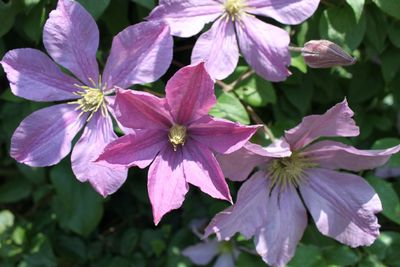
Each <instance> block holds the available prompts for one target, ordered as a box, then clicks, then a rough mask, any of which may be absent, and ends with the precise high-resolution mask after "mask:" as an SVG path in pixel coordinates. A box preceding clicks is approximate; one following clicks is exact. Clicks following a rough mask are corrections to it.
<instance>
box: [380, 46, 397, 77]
mask: <svg viewBox="0 0 400 267" xmlns="http://www.w3.org/2000/svg"><path fill="white" fill-rule="evenodd" d="M381 60H382V74H383V78H384V79H385V82H386V83H390V82H391V81H392V80H393V79H394V78H395V77H396V74H397V73H398V72H399V70H400V51H399V50H398V49H393V48H392V49H388V50H386V51H385V52H384V53H383V54H382V57H381Z"/></svg>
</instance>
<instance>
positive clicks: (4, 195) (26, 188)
mask: <svg viewBox="0 0 400 267" xmlns="http://www.w3.org/2000/svg"><path fill="white" fill-rule="evenodd" d="M31 192H32V185H31V184H30V183H29V182H28V181H27V180H25V179H22V178H21V177H14V178H13V179H10V180H8V181H6V182H5V183H4V184H2V185H1V186H0V203H13V202H17V201H20V200H21V199H24V198H26V197H28V196H29V195H30V194H31Z"/></svg>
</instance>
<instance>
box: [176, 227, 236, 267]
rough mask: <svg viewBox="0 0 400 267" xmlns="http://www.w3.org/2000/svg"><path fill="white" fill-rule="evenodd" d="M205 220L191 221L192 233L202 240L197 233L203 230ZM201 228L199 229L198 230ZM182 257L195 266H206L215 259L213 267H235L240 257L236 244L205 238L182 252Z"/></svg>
mask: <svg viewBox="0 0 400 267" xmlns="http://www.w3.org/2000/svg"><path fill="white" fill-rule="evenodd" d="M206 223H207V219H205V220H202V219H199V220H193V221H192V222H191V225H192V227H191V228H192V231H193V233H194V234H195V235H196V236H197V237H199V238H202V235H201V234H200V232H199V231H202V230H201V229H204V226H205V225H206ZM200 228H201V229H200ZM182 255H183V256H185V257H188V258H189V259H190V261H191V262H192V263H194V264H196V265H200V266H202V265H208V264H209V263H210V262H211V261H212V260H213V259H214V258H215V257H217V260H216V261H215V263H214V267H235V266H236V264H235V261H236V259H237V258H238V257H239V255H240V250H239V248H238V247H237V246H236V243H235V242H233V240H232V241H217V240H210V239H208V238H205V239H203V240H202V242H200V243H197V244H195V245H192V246H189V247H187V248H185V249H184V250H182Z"/></svg>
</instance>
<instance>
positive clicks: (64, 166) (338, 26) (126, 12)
mask: <svg viewBox="0 0 400 267" xmlns="http://www.w3.org/2000/svg"><path fill="white" fill-rule="evenodd" d="M79 2H81V3H82V4H83V5H84V6H85V7H86V8H87V9H88V10H89V12H90V13H91V14H92V15H93V16H94V17H95V18H96V20H97V23H98V25H99V27H100V35H101V43H100V50H99V53H98V59H99V61H100V63H101V64H102V66H104V62H105V59H106V57H107V55H108V52H109V48H110V46H111V41H112V36H114V35H115V34H117V33H118V32H119V31H121V30H122V29H123V28H125V27H126V26H128V25H131V24H135V23H138V22H140V21H142V20H143V18H144V17H145V16H147V15H148V13H149V11H150V10H151V9H152V8H153V7H154V5H155V3H154V2H153V0H79ZM55 4H56V1H55V0H0V57H2V56H3V55H4V53H5V52H6V51H8V50H10V49H14V48H21V47H32V48H37V49H41V50H43V51H44V49H43V44H42V42H41V32H42V29H43V25H44V23H45V21H46V19H47V18H48V13H49V12H50V11H51V10H52V9H53V8H54V7H55ZM286 29H287V30H288V31H289V32H290V33H291V37H292V43H293V45H295V46H302V45H303V44H304V43H305V42H306V41H308V40H311V39H329V40H332V41H334V42H336V43H338V44H339V45H341V46H342V47H344V48H345V49H346V50H347V51H348V52H350V53H351V54H352V55H353V56H355V57H357V59H358V63H357V64H356V65H354V66H351V67H347V68H341V67H338V68H333V69H327V70H313V69H308V68H307V67H306V65H305V64H304V62H303V60H302V58H301V57H300V55H298V54H293V58H292V66H291V68H290V69H291V72H292V73H293V75H292V76H291V77H290V78H289V79H288V80H287V81H286V82H283V83H276V84H272V83H269V82H267V81H264V80H262V79H261V78H259V77H256V76H255V75H253V76H251V77H249V78H248V79H245V80H244V81H242V82H240V83H239V84H237V85H236V86H235V90H233V91H232V92H230V93H226V92H223V91H222V90H221V88H218V86H217V88H216V93H217V95H218V105H217V106H216V107H215V108H214V109H213V111H212V113H213V115H215V116H220V117H225V118H228V119H230V120H234V121H239V122H241V123H244V124H249V123H251V118H250V116H249V114H248V113H247V111H246V107H247V108H248V106H250V107H252V108H253V109H254V110H255V111H256V113H257V114H258V115H259V116H260V117H261V118H262V119H263V120H264V121H265V122H266V123H267V124H268V126H270V128H271V129H272V131H273V132H274V134H275V136H277V137H279V136H280V135H282V133H283V131H284V130H285V129H289V128H290V127H293V126H295V125H296V124H297V123H299V122H300V121H301V118H302V117H303V116H305V115H308V114H312V113H322V112H324V111H325V110H327V109H328V108H329V107H331V106H332V105H334V104H335V103H337V102H340V101H341V100H343V99H344V97H347V99H348V101H349V104H350V107H351V108H352V109H353V110H354V111H355V112H356V116H355V119H356V121H357V123H358V125H359V126H360V128H361V135H360V136H359V137H356V138H352V139H347V140H342V141H344V142H346V143H350V144H352V145H355V146H356V147H358V148H364V149H369V148H385V147H388V146H391V145H396V144H399V143H400V140H399V130H400V129H399V128H400V123H399V121H400V119H399V115H400V1H399V0H323V1H321V4H320V7H319V9H318V11H317V12H316V13H315V15H314V16H313V17H312V18H310V19H309V20H308V21H307V22H305V23H303V24H301V25H298V26H293V27H287V26H286ZM263 34H268V33H263ZM195 40H196V38H190V39H179V38H175V49H176V51H175V54H174V59H175V62H174V64H173V65H172V66H171V68H170V70H169V72H168V73H167V74H166V75H165V76H164V77H163V79H162V80H161V81H159V82H156V83H154V84H150V85H146V87H147V89H150V90H153V91H156V92H159V93H163V85H164V83H165V81H167V80H168V78H169V77H170V76H171V75H172V74H173V73H174V72H175V71H176V70H177V69H178V66H179V65H180V64H184V65H187V64H189V61H190V52H191V50H190V47H191V46H192V45H193V44H194V42H195ZM187 48H189V49H187ZM247 70H248V66H246V64H245V62H244V61H241V63H240V66H238V68H237V70H236V71H235V73H234V74H233V75H232V76H231V77H229V78H228V79H227V81H224V82H225V83H228V84H229V83H231V82H233V81H234V80H235V79H236V78H238V77H239V76H240V75H241V74H242V73H243V72H245V71H247ZM34 89H35V88H32V90H34ZM137 89H139V90H140V89H143V87H139V88H137ZM46 105H47V104H43V103H40V104H38V103H34V102H30V101H25V100H23V99H20V98H17V97H15V96H13V95H12V93H11V92H10V89H9V85H8V82H7V79H6V77H5V75H4V72H3V70H2V69H1V68H0V267H11V266H18V267H25V266H29V267H52V266H96V267H97V266H99V267H102V266H104V267H105V266H107V267H125V266H126V267H128V266H135V267H137V266H139V267H140V266H162V267H164V266H167V267H175V266H177V267H185V266H191V263H190V262H189V261H188V260H187V259H186V258H184V257H183V256H181V255H180V251H181V250H182V249H183V248H185V247H187V246H188V245H191V244H194V243H197V242H199V240H198V239H197V238H196V237H195V236H194V235H193V234H192V232H191V230H190V229H189V223H190V222H191V221H192V220H193V219H195V218H207V219H210V218H211V217H212V216H213V215H214V214H215V213H216V212H218V211H220V210H222V209H223V208H225V207H226V206H227V204H226V203H223V202H222V201H218V200H212V199H211V198H210V197H208V196H206V195H204V194H201V193H200V192H199V191H198V190H197V189H195V188H191V192H190V193H189V194H188V197H187V199H186V201H185V204H184V206H183V208H181V209H180V210H178V211H174V212H171V213H170V214H169V215H167V216H166V217H165V218H164V219H163V221H162V222H161V224H160V225H159V226H158V227H155V226H154V225H153V222H152V216H151V207H150V204H149V200H148V197H147V190H146V170H145V171H140V170H138V169H136V168H135V169H131V170H130V173H129V178H128V180H127V182H126V183H125V185H124V186H123V188H122V189H120V190H119V191H118V192H117V193H115V194H114V195H112V196H111V197H108V198H107V199H102V198H101V197H100V196H99V195H98V194H97V193H95V192H94V191H93V190H92V188H91V187H90V186H89V185H87V184H81V183H79V182H78V181H77V180H76V179H75V178H74V176H73V174H72V172H71V168H70V160H69V159H65V160H64V161H63V162H62V163H61V164H59V165H57V166H55V167H50V168H36V169H33V168H30V167H27V166H24V165H20V164H17V163H16V162H15V161H14V160H13V159H11V158H10V157H9V147H10V138H11V135H12V133H13V131H14V130H15V129H16V127H17V126H18V124H19V122H20V121H21V120H22V119H23V118H24V117H26V116H27V115H28V114H30V113H31V112H32V111H34V110H37V109H39V108H41V107H44V106H46ZM254 141H255V142H258V143H261V144H267V143H268V140H267V138H266V137H265V136H263V135H262V134H259V135H257V136H256V138H255V140H254ZM389 165H390V167H393V168H396V167H397V168H399V167H400V156H395V157H393V158H392V160H391V161H390V163H389ZM362 175H363V176H364V177H366V178H367V179H368V181H369V182H370V184H371V185H372V186H374V187H375V189H376V190H377V192H378V193H379V195H380V197H381V199H382V202H383V206H384V211H383V212H382V213H381V214H380V215H379V221H380V224H381V225H382V228H381V230H382V234H381V236H380V237H379V239H378V240H377V241H376V242H375V244H374V245H373V246H371V247H366V248H357V249H351V248H348V247H346V246H343V245H340V244H338V243H337V242H335V241H333V240H332V239H328V238H325V237H323V236H322V235H321V234H320V233H319V232H318V231H317V230H316V228H315V226H313V223H312V220H311V219H310V220H309V221H310V225H309V227H308V228H307V230H306V233H305V235H304V237H303V239H302V241H301V244H300V245H299V247H298V250H297V254H296V256H295V258H294V259H293V260H292V261H291V262H290V264H289V266H292V267H308V266H360V267H380V266H400V254H399V251H400V233H399V230H400V227H399V224H400V202H399V194H400V180H399V177H392V178H390V179H381V178H377V177H375V175H374V173H373V172H364V173H362ZM230 186H231V189H232V193H233V195H234V196H235V195H236V192H237V189H238V188H239V186H240V185H239V184H237V183H230ZM272 216H273V215H272ZM288 223H290V222H288ZM237 242H238V243H239V244H240V245H241V246H245V247H248V248H249V249H252V242H251V241H245V240H243V239H242V238H240V237H238V240H237ZM237 266H241V267H245V266H265V264H264V263H263V262H262V261H261V260H260V258H259V257H257V256H254V255H251V254H246V253H242V254H241V256H240V257H239V259H238V264H237Z"/></svg>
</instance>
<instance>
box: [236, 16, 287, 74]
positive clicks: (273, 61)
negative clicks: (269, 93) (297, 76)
mask: <svg viewBox="0 0 400 267" xmlns="http://www.w3.org/2000/svg"><path fill="white" fill-rule="evenodd" d="M236 32H237V34H238V40H239V47H240V51H241V52H242V54H243V56H244V58H245V59H246V61H247V63H248V64H249V65H250V66H251V67H252V68H253V69H254V71H255V72H256V73H257V74H258V75H260V76H261V77H263V78H264V79H266V80H269V81H274V82H278V81H283V80H285V79H286V77H288V76H289V75H290V72H289V70H288V69H287V66H289V65H290V53H289V48H288V46H289V34H288V33H287V32H286V31H284V30H282V29H280V28H278V27H276V26H273V25H270V24H267V23H265V22H262V21H261V20H259V19H257V18H255V17H253V16H249V15H244V16H242V17H241V19H240V20H239V21H237V22H236ZM260 32H263V33H265V34H260Z"/></svg>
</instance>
